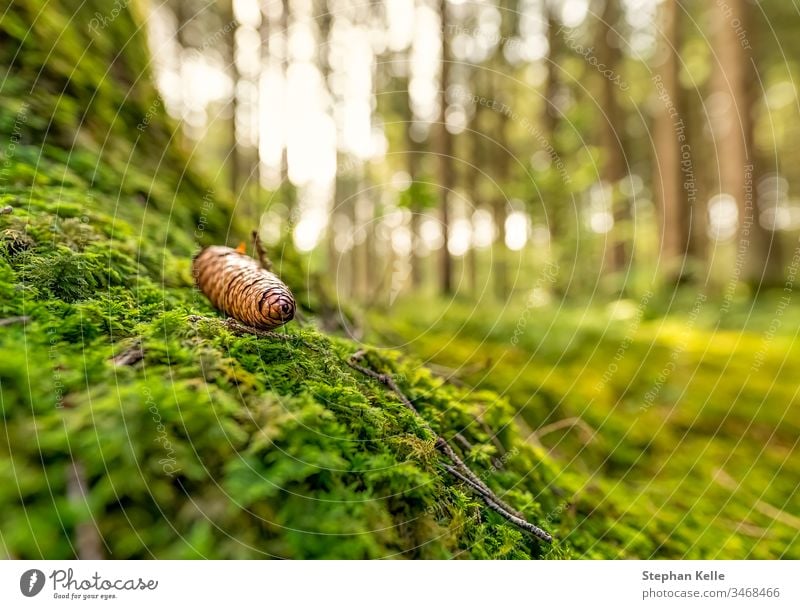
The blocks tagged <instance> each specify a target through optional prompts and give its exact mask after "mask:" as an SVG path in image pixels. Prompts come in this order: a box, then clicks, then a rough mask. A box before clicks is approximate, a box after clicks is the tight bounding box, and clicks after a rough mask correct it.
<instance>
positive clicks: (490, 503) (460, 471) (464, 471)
mask: <svg viewBox="0 0 800 609" xmlns="http://www.w3.org/2000/svg"><path fill="white" fill-rule="evenodd" d="M363 357H364V351H358V352H356V353H354V354H353V355H352V356H351V357H350V361H349V362H348V365H349V366H350V367H351V368H353V369H355V370H358V371H359V372H361V373H362V374H365V375H367V376H369V377H371V378H374V379H376V380H377V381H379V382H380V383H381V384H383V385H385V386H386V387H388V388H389V389H391V390H392V391H393V392H394V393H395V395H397V397H398V398H400V401H401V402H402V403H403V404H404V405H405V406H406V408H408V409H409V410H411V411H412V412H413V413H414V414H416V415H417V416H418V417H419V418H420V419H421V420H422V422H423V425H424V427H425V429H426V430H427V431H428V432H429V433H430V434H431V435H433V436H434V437H435V438H436V448H437V449H438V450H439V451H440V452H441V453H442V454H443V455H444V456H446V457H447V458H448V459H450V460H451V461H452V462H453V464H454V465H447V464H445V465H444V469H445V471H447V472H448V473H449V474H451V475H452V476H454V477H455V478H457V479H458V480H460V481H461V482H463V483H464V484H466V485H467V486H469V487H470V488H471V489H472V490H473V491H474V492H475V493H476V494H477V495H478V496H479V497H480V498H481V499H482V500H483V502H484V503H485V504H486V506H487V507H489V508H490V509H491V510H493V511H495V512H496V513H498V514H499V515H500V516H502V517H503V518H505V519H506V520H508V521H509V522H510V523H511V524H513V525H514V526H516V527H518V528H520V529H522V530H524V531H527V532H528V533H531V534H532V535H533V536H534V537H536V538H537V539H541V540H542V541H546V542H548V543H550V542H552V541H553V537H552V535H550V533H548V532H547V531H545V530H543V529H541V528H539V527H537V526H536V525H534V524H531V523H530V522H528V521H527V520H525V519H524V518H523V517H522V514H520V513H519V512H517V511H516V510H515V509H514V508H512V507H511V506H509V505H508V504H506V503H505V502H504V501H503V500H502V499H500V497H498V496H497V495H496V494H495V493H494V492H493V491H492V490H491V489H490V488H489V487H488V486H486V484H485V483H484V482H483V480H481V479H480V478H479V477H478V476H477V475H476V474H475V472H473V471H472V470H471V469H470V468H469V467H468V466H467V464H466V463H464V461H463V460H462V459H461V457H459V456H458V455H457V454H456V452H455V451H454V450H453V449H452V448H451V447H450V445H449V444H448V443H447V441H446V440H445V439H444V438H442V437H441V436H440V435H438V434H437V433H436V432H435V431H433V429H432V428H431V426H430V425H429V424H428V422H427V421H425V419H424V418H422V416H421V415H420V413H419V411H418V410H417V409H416V407H415V406H414V404H413V403H412V402H411V400H410V399H409V398H408V397H407V396H406V395H405V394H404V393H403V392H402V391H401V390H400V388H399V387H398V386H397V383H396V382H395V381H394V379H393V378H392V377H391V376H389V375H388V374H381V373H380V372H376V371H375V370H372V369H371V368H367V367H365V366H362V365H361V364H359V363H357V362H359V361H360V360H362V359H363Z"/></svg>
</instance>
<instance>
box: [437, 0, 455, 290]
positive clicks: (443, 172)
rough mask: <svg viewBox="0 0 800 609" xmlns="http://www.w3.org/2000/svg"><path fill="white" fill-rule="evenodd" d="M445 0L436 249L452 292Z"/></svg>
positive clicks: (442, 6)
mask: <svg viewBox="0 0 800 609" xmlns="http://www.w3.org/2000/svg"><path fill="white" fill-rule="evenodd" d="M447 11H448V9H447V0H439V17H440V22H439V23H440V26H441V71H440V77H439V87H440V92H439V124H438V133H437V154H438V155H439V214H440V216H439V217H440V220H441V227H442V236H443V237H444V239H443V243H442V248H441V251H440V252H439V265H440V266H439V291H440V292H441V293H442V294H445V295H449V294H452V293H453V261H452V258H451V257H450V250H449V244H450V235H449V232H450V209H449V207H450V206H449V202H448V199H449V197H450V191H451V190H452V189H453V182H454V172H453V138H452V135H451V134H450V131H449V130H448V129H447V105H448V104H447V87H448V86H449V84H450V62H451V59H450V22H449V19H448V14H447Z"/></svg>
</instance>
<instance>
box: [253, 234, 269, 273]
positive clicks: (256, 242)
mask: <svg viewBox="0 0 800 609" xmlns="http://www.w3.org/2000/svg"><path fill="white" fill-rule="evenodd" d="M252 234H253V247H254V248H255V250H256V256H258V261H259V262H260V263H261V268H263V269H265V270H267V271H272V260H270V259H269V256H267V252H266V251H265V250H264V246H263V245H262V244H261V237H259V236H258V231H257V230H254V231H253V233H252Z"/></svg>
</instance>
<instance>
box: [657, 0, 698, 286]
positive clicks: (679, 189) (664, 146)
mask: <svg viewBox="0 0 800 609" xmlns="http://www.w3.org/2000/svg"><path fill="white" fill-rule="evenodd" d="M681 10H682V9H681V7H680V4H679V2H678V0H664V2H663V3H662V4H661V14H660V20H659V21H660V27H659V34H658V50H657V61H658V62H659V63H658V67H657V75H656V94H657V96H658V101H657V102H656V111H655V120H654V127H653V142H654V147H655V163H654V173H653V192H654V193H655V196H656V201H657V203H658V208H659V213H660V215H661V258H660V265H659V266H660V267H661V269H662V272H663V275H664V277H665V278H666V279H667V281H670V282H674V281H681V280H682V279H684V277H685V275H686V272H687V268H686V255H687V252H688V248H689V226H690V222H691V213H692V210H691V209H690V208H689V207H688V205H687V201H686V198H685V193H684V191H683V186H682V176H681V147H682V145H683V144H682V140H681V138H682V137H684V138H685V125H684V123H683V118H682V116H683V112H682V109H683V102H684V99H683V90H682V89H681V87H680V83H679V82H678V70H679V50H680V32H681V23H680V13H681Z"/></svg>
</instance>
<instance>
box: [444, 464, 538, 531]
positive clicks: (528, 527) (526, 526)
mask: <svg viewBox="0 0 800 609" xmlns="http://www.w3.org/2000/svg"><path fill="white" fill-rule="evenodd" d="M444 468H445V470H447V473H449V474H450V475H451V476H453V477H455V478H458V479H459V480H461V482H463V483H464V484H466V485H467V486H469V487H470V488H471V489H472V490H473V491H475V492H476V493H477V494H478V495H480V497H481V499H483V502H484V503H485V504H486V505H487V506H488V507H489V508H490V509H492V510H494V511H495V512H497V513H498V514H500V515H501V516H502V517H503V518H505V519H506V520H508V521H509V522H510V523H511V524H513V525H514V526H516V527H518V528H520V529H522V530H523V531H528V533H530V534H531V535H533V536H534V537H536V538H537V539H541V540H542V541H546V542H547V543H552V542H553V536H552V535H550V533H548V532H547V531H544V530H542V529H540V528H539V527H537V526H536V525H535V524H531V523H530V522H528V521H527V520H524V519H523V518H520V517H518V516H515V515H514V514H512V513H511V512H509V511H507V510H506V509H504V508H503V506H501V505H498V504H497V503H496V501H495V500H496V497H494V496H492V495H487V494H486V493H484V492H483V490H481V489H479V488H477V487H475V486H474V485H473V484H472V482H470V480H469V479H467V477H466V476H464V475H462V474H461V472H459V471H458V470H457V469H456V468H455V467H453V466H452V465H447V464H446V463H445V464H444Z"/></svg>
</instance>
